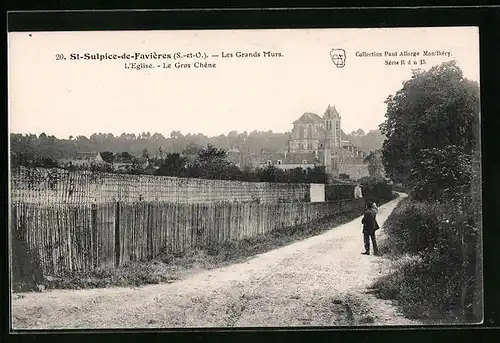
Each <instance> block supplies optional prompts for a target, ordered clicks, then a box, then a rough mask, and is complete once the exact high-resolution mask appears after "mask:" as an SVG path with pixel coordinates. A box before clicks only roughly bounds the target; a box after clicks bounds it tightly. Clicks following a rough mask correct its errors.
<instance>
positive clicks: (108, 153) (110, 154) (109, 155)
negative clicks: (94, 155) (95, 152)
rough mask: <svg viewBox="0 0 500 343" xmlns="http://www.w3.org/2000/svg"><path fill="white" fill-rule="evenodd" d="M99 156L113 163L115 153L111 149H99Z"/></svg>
mask: <svg viewBox="0 0 500 343" xmlns="http://www.w3.org/2000/svg"><path fill="white" fill-rule="evenodd" d="M101 157H102V159H103V161H104V162H107V163H113V162H114V161H115V159H116V156H115V154H114V153H113V152H111V151H101Z"/></svg>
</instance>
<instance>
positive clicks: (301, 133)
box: [299, 126, 304, 139]
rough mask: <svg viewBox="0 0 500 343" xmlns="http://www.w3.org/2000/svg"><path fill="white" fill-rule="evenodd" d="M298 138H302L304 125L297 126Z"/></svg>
mask: <svg viewBox="0 0 500 343" xmlns="http://www.w3.org/2000/svg"><path fill="white" fill-rule="evenodd" d="M299 138H300V139H304V127H303V126H301V127H300V128H299Z"/></svg>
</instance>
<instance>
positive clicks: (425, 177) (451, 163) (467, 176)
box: [408, 145, 472, 200]
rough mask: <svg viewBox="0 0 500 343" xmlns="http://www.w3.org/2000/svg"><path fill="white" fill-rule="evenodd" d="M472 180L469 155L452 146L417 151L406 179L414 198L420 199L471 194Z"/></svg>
mask: <svg viewBox="0 0 500 343" xmlns="http://www.w3.org/2000/svg"><path fill="white" fill-rule="evenodd" d="M471 181H472V163H471V155H470V154H467V153H465V152H464V151H463V149H462V148H461V147H457V146H454V145H450V146H447V147H445V148H443V149H437V148H433V149H423V150H422V151H420V152H419V153H418V155H417V156H416V161H415V163H414V166H413V168H412V169H411V172H410V176H409V178H408V183H409V185H410V186H411V188H412V189H413V194H412V195H413V197H414V198H416V199H422V200H427V199H430V200H432V199H439V198H442V197H443V196H449V195H450V194H454V193H456V192H461V193H470V190H471Z"/></svg>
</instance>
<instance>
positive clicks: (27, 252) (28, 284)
mask: <svg viewBox="0 0 500 343" xmlns="http://www.w3.org/2000/svg"><path fill="white" fill-rule="evenodd" d="M42 283H43V274H42V267H41V266H40V260H39V256H38V254H36V252H34V251H32V250H31V249H30V248H29V247H28V246H27V244H26V243H25V242H24V241H23V240H22V238H20V237H19V235H18V234H17V233H14V234H13V235H12V285H13V291H14V292H25V291H33V290H36V289H37V288H36V287H37V285H38V284H42Z"/></svg>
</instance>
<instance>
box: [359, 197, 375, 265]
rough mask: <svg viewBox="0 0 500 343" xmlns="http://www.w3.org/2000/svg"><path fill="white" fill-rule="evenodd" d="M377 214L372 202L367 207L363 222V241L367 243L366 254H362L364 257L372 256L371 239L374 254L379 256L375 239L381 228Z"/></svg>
mask: <svg viewBox="0 0 500 343" xmlns="http://www.w3.org/2000/svg"><path fill="white" fill-rule="evenodd" d="M377 212H378V211H377V210H376V209H375V207H374V205H373V203H371V202H370V203H368V205H367V206H366V211H365V214H364V216H363V219H362V220H361V223H362V224H363V240H364V243H365V252H363V253H362V254H363V255H370V239H371V241H372V245H373V253H374V254H375V255H378V247H377V239H376V238H375V231H377V230H378V228H379V226H378V223H377V220H376V215H377Z"/></svg>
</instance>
